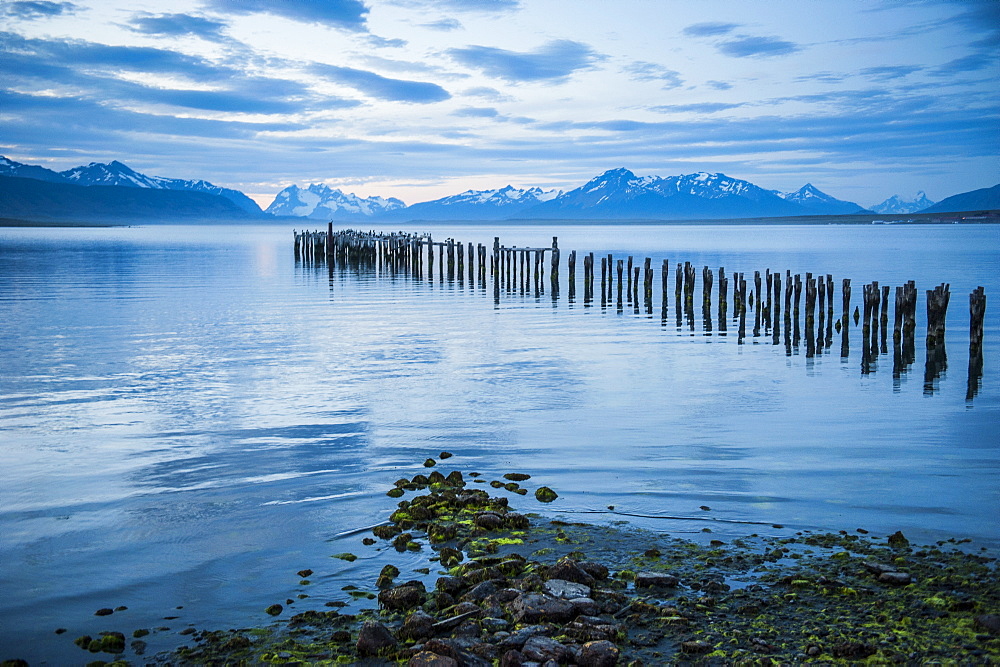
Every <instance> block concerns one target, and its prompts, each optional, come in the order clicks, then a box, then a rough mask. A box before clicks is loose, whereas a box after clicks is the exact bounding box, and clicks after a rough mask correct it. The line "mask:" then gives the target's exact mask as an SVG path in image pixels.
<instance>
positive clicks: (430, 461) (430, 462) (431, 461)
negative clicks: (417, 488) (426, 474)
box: [424, 459, 437, 468]
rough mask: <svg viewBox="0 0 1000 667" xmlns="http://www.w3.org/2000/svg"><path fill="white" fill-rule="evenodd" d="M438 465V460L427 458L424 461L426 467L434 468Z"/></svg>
mask: <svg viewBox="0 0 1000 667" xmlns="http://www.w3.org/2000/svg"><path fill="white" fill-rule="evenodd" d="M436 465H437V461H435V460H434V459H427V460H426V461H424V467H425V468H433V467H434V466H436Z"/></svg>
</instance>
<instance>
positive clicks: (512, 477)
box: [503, 472, 531, 482]
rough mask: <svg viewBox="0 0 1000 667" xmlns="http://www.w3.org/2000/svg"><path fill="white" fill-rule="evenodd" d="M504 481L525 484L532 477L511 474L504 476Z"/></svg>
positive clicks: (517, 473) (518, 473) (516, 473)
mask: <svg viewBox="0 0 1000 667" xmlns="http://www.w3.org/2000/svg"><path fill="white" fill-rule="evenodd" d="M503 478H504V479H509V480H510V481H512V482H524V481H527V480H529V479H531V475H527V474H525V473H523V472H509V473H507V474H506V475H504V476H503Z"/></svg>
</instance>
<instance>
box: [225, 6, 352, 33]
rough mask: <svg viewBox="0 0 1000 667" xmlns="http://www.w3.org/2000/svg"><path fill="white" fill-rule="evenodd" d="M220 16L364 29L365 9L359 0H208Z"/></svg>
mask: <svg viewBox="0 0 1000 667" xmlns="http://www.w3.org/2000/svg"><path fill="white" fill-rule="evenodd" d="M208 6H209V7H211V8H212V9H214V10H215V11H218V12H221V13H223V14H257V13H260V14H272V15H274V16H281V17H284V18H287V19H292V20H293V21H301V22H303V23H320V24H325V25H329V26H333V27H336V28H345V29H348V30H364V29H365V24H366V22H367V17H368V7H367V6H366V5H365V4H364V3H363V2H361V1H360V0H208Z"/></svg>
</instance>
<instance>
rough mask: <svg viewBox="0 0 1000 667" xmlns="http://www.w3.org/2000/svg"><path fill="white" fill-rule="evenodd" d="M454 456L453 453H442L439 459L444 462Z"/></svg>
mask: <svg viewBox="0 0 1000 667" xmlns="http://www.w3.org/2000/svg"><path fill="white" fill-rule="evenodd" d="M452 456H454V454H452V453H451V452H441V453H440V454H438V458H439V459H442V460H444V459H450V458H451V457H452Z"/></svg>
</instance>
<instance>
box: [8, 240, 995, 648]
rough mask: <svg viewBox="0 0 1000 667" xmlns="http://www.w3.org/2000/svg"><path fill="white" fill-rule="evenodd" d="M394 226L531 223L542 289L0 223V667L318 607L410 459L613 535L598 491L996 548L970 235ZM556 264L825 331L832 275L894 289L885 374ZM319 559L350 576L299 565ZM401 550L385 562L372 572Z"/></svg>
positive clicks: (201, 243)
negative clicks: (971, 317) (734, 289)
mask: <svg viewBox="0 0 1000 667" xmlns="http://www.w3.org/2000/svg"><path fill="white" fill-rule="evenodd" d="M420 231H432V232H433V233H434V234H435V237H438V238H444V237H447V236H451V237H454V238H457V239H460V240H462V241H466V242H468V241H472V242H475V243H484V244H487V245H489V246H491V245H492V242H493V236H494V235H499V236H500V237H501V241H502V242H503V243H505V244H508V245H520V246H525V245H528V246H537V245H549V244H550V243H551V239H552V236H554V235H555V236H558V237H559V245H560V247H561V248H562V249H563V260H564V268H563V276H562V279H563V285H562V287H561V289H560V293H559V297H558V298H557V299H555V300H554V299H553V298H552V296H553V295H552V293H551V289H550V286H549V285H548V284H545V292H544V293H541V294H539V295H538V296H536V295H535V293H534V292H533V291H532V290H528V292H527V293H526V294H521V293H520V292H517V293H508V292H506V291H504V292H503V293H502V295H501V297H500V299H499V301H498V302H497V301H495V300H494V292H493V289H492V286H491V285H490V284H488V285H487V287H486V289H482V288H481V286H480V285H478V284H469V283H468V281H467V280H463V281H462V282H458V281H453V282H451V283H448V282H447V281H446V282H444V283H442V282H440V281H439V280H436V279H435V280H431V281H428V280H422V281H420V280H414V279H411V278H409V277H406V276H396V277H390V276H386V275H384V274H377V273H373V272H358V271H352V270H340V269H336V268H335V269H334V270H333V271H329V270H328V268H327V267H325V266H309V265H302V264H296V262H295V261H294V257H293V255H292V234H291V229H289V228H283V227H252V228H246V229H235V228H233V227H133V228H110V229H2V230H0V309H2V312H3V317H2V318H0V466H2V468H3V470H4V471H5V475H4V484H3V485H2V488H0V563H2V566H0V648H2V651H0V658H11V657H22V658H25V659H28V660H30V661H31V662H32V664H34V663H36V662H41V661H46V660H47V661H49V663H50V664H66V663H67V662H70V663H74V662H77V663H81V664H82V663H84V662H86V661H87V660H89V659H90V654H87V653H84V652H82V651H80V649H78V648H76V647H75V646H73V644H72V639H73V638H74V637H76V636H78V635H81V634H96V633H97V632H99V631H101V630H109V629H116V630H121V631H123V632H126V634H130V633H131V630H132V629H135V628H140V627H169V628H170V630H169V631H160V632H155V633H154V634H153V635H151V636H150V637H148V638H147V640H148V641H149V643H150V651H151V652H152V651H154V650H158V649H160V648H165V647H169V646H174V645H178V644H181V643H184V639H185V638H184V637H183V636H180V635H179V634H178V633H179V631H181V630H183V629H184V628H185V627H188V626H189V625H193V626H195V627H197V628H199V629H211V628H228V627H242V626H247V625H251V624H261V623H266V622H268V621H269V620H270V619H269V617H266V616H265V615H264V614H263V609H264V608H265V607H266V606H267V605H269V604H271V603H273V602H282V603H283V602H284V601H285V600H286V599H289V598H290V599H296V600H297V601H296V602H295V604H294V605H293V608H294V609H295V610H298V611H301V610H304V609H308V608H317V609H322V608H324V607H323V604H324V603H325V602H327V601H330V600H347V599H348V597H347V594H346V593H345V592H344V591H342V590H341V588H342V587H343V586H344V585H346V584H347V583H351V582H356V583H365V582H369V581H372V580H374V576H375V573H377V571H378V569H380V568H381V566H382V565H383V564H384V563H385V562H387V561H388V560H389V559H390V556H389V555H388V554H386V553H385V552H380V551H376V550H375V549H374V548H368V547H363V546H362V545H361V544H360V539H361V537H362V534H360V533H351V531H353V530H355V529H359V528H363V527H365V526H369V525H371V524H373V523H376V522H377V521H379V520H381V519H383V518H384V517H385V516H386V515H387V514H388V513H389V511H390V509H391V508H392V506H393V501H391V500H390V499H388V498H386V497H385V495H384V493H385V490H386V489H387V488H388V487H389V486H390V485H391V483H392V482H393V481H394V480H395V479H397V478H399V477H401V476H404V475H408V476H411V475H413V474H415V473H416V472H418V471H420V472H423V471H424V469H423V468H422V467H421V465H420V463H421V462H422V461H423V460H424V459H425V458H426V457H427V456H428V455H433V454H435V453H437V452H440V451H442V450H447V451H450V452H453V453H454V454H455V455H456V456H455V458H454V459H452V461H453V462H454V467H456V468H460V469H463V470H466V471H469V470H478V471H480V472H483V473H484V474H485V475H487V476H489V477H490V478H494V476H498V475H500V474H502V473H504V472H509V471H515V470H516V471H523V472H529V473H531V474H532V475H533V477H532V480H531V481H530V482H529V483H528V484H529V485H541V484H546V485H549V486H551V487H553V488H554V489H556V490H557V491H558V492H559V493H560V498H559V500H558V501H556V502H555V503H553V504H552V505H551V506H547V507H545V508H544V510H542V511H545V512H547V513H549V514H554V513H556V512H563V511H578V512H588V511H594V512H600V511H604V513H595V514H589V515H587V517H586V518H588V519H592V520H597V521H610V520H616V519H621V518H623V517H622V516H620V515H614V514H610V513H608V512H607V511H606V507H607V506H608V505H614V506H615V508H616V510H617V511H618V512H622V513H626V514H627V515H629V516H627V517H624V518H628V519H629V520H630V521H632V522H634V523H637V524H639V525H645V526H648V527H653V528H655V529H657V530H662V531H669V532H672V533H677V534H689V535H691V536H698V535H701V531H702V529H704V528H710V529H711V530H712V531H713V535H716V536H717V535H721V536H727V535H733V534H737V533H740V532H741V531H742V532H752V531H756V532H769V533H775V534H781V533H782V532H783V531H784V532H787V531H795V530H805V529H810V530H838V529H848V530H853V529H855V528H865V529H867V530H871V531H873V532H875V533H878V534H886V533H888V532H892V531H895V530H898V529H901V530H903V531H904V533H906V534H907V535H908V536H910V537H911V539H916V540H936V539H942V538H944V537H950V536H956V537H970V538H973V540H974V542H973V544H974V545H975V546H976V547H978V546H980V545H982V546H986V547H988V548H990V549H994V550H995V549H996V548H997V546H998V545H1000V539H998V538H1000V535H998V531H997V525H996V516H998V515H1000V491H998V487H997V485H996V478H997V477H996V475H997V472H998V468H1000V453H998V440H997V437H996V435H995V432H996V431H995V428H996V424H997V423H1000V419H998V417H1000V392H998V387H1000V384H998V383H997V381H996V377H997V376H996V371H997V367H996V361H995V360H996V358H997V355H998V354H1000V345H998V336H997V334H998V331H1000V320H998V317H997V314H996V308H995V306H993V305H992V304H991V305H990V306H988V308H987V317H986V344H985V347H984V360H985V363H984V368H983V380H982V387H981V389H980V390H979V391H978V395H976V396H975V398H974V399H972V400H967V399H966V393H967V379H968V378H967V368H968V359H969V357H968V306H967V303H968V301H967V298H968V297H967V295H968V293H969V292H970V291H971V290H972V289H973V288H975V287H976V286H977V285H983V286H985V288H986V293H987V297H988V298H989V299H995V298H996V297H995V295H997V294H1000V278H998V276H1000V253H998V234H997V228H996V227H995V226H987V225H983V226H968V227H966V226H956V225H948V226H898V225H894V226H871V227H869V226H823V227H809V226H775V227H763V226H746V227H743V226H694V225H684V226H669V225H641V226H639V225H637V226H628V225H607V226H600V225H588V226H579V227H570V226H562V227H561V226H540V227H533V226H522V225H508V226H504V225H499V224H487V225H480V226H473V225H436V226H431V225H428V226H427V228H426V230H425V229H424V228H421V229H420ZM571 249H576V250H578V251H579V253H580V254H581V255H582V254H583V253H585V252H588V251H593V252H595V253H598V254H601V253H604V254H607V253H613V254H614V255H615V257H616V258H618V257H620V256H627V255H629V254H631V255H633V256H634V257H635V258H636V261H637V263H641V260H642V258H643V257H646V256H649V257H651V258H652V260H653V262H652V263H653V266H654V267H659V265H660V263H661V261H662V260H663V259H669V260H670V262H671V271H673V267H674V265H675V264H676V262H684V261H690V262H692V263H693V264H694V265H695V266H696V267H698V270H699V272H698V273H699V281H700V269H701V267H702V266H703V265H708V266H710V267H713V268H718V267H719V266H725V267H726V270H727V273H730V274H731V273H732V272H735V271H742V272H744V273H745V274H747V276H748V277H749V276H752V274H753V271H754V270H760V271H763V270H764V269H766V268H769V269H771V270H772V271H781V272H782V273H783V272H784V271H785V270H786V269H789V270H791V271H792V273H802V274H804V273H805V272H806V271H811V272H813V273H815V274H826V273H831V274H833V276H834V279H835V283H836V286H837V290H838V291H837V296H836V298H835V304H836V310H837V314H838V315H839V304H840V301H839V299H840V295H839V288H840V279H841V278H844V277H849V278H851V279H852V280H853V284H854V299H853V302H854V303H855V304H859V303H860V298H861V297H860V286H861V284H862V283H865V282H869V281H871V280H878V281H880V283H881V284H889V285H898V284H902V283H903V282H905V281H906V280H911V279H912V280H915V281H916V282H917V287H918V290H919V294H920V301H919V302H918V310H917V313H918V327H917V336H916V341H917V347H916V351H915V352H916V354H915V363H914V364H913V365H912V366H911V367H910V368H909V369H907V370H905V372H903V373H901V374H899V377H895V378H894V377H893V373H892V353H891V348H892V344H891V336H890V342H889V353H888V354H887V355H879V357H878V359H877V360H876V361H875V367H874V372H870V373H862V372H861V355H860V332H859V330H858V329H855V328H852V330H851V336H852V339H851V352H850V355H849V356H848V357H847V358H846V359H845V358H842V357H841V355H840V348H839V343H840V338H839V336H838V335H836V334H835V335H834V345H833V347H832V348H831V349H830V350H824V351H822V353H820V354H817V355H815V356H812V357H807V356H806V350H805V347H804V345H800V346H797V347H795V349H793V350H792V351H791V354H788V353H787V351H786V348H785V346H784V345H783V344H781V345H772V341H771V338H770V337H769V336H763V335H762V336H760V337H756V338H755V337H753V336H752V335H750V336H748V337H747V338H746V339H745V340H744V341H743V343H742V344H740V343H738V342H737V339H736V337H735V328H734V326H733V325H732V324H730V326H729V330H728V332H727V335H725V336H722V335H720V332H719V331H718V328H717V327H716V329H715V330H714V331H712V332H706V331H704V330H703V329H702V322H701V319H700V300H697V301H696V309H697V312H698V315H699V318H697V319H696V322H695V324H696V326H695V328H694V330H692V329H691V328H690V327H689V326H688V324H687V322H686V321H685V322H684V323H683V324H682V326H680V327H678V326H676V322H675V319H674V317H675V314H676V313H675V309H674V304H673V303H672V302H671V303H668V308H669V315H668V318H667V320H666V322H664V321H662V320H661V310H660V295H659V290H658V289H657V294H656V297H655V300H654V308H653V312H652V313H651V314H649V313H646V312H645V310H644V309H641V310H640V312H639V313H635V312H634V310H633V309H631V308H629V307H626V308H624V309H623V311H622V312H621V313H619V312H618V311H617V308H616V307H615V306H614V304H609V305H608V306H607V307H605V308H602V307H601V304H600V301H599V300H598V301H596V302H594V303H592V304H589V305H585V304H584V303H583V301H582V281H579V282H578V284H577V290H578V298H577V299H576V300H575V301H573V302H572V303H571V302H570V301H569V299H568V290H567V287H568V285H567V284H566V276H565V258H566V255H567V254H568V251H569V250H571ZM577 270H578V275H579V276H580V278H582V261H579V263H578V269H577ZM598 279H599V275H598ZM671 279H672V276H671ZM942 282H947V283H950V285H951V290H952V295H953V296H952V302H951V307H950V309H949V313H948V332H947V348H946V349H947V355H948V367H947V369H946V370H945V371H944V372H943V373H942V374H941V376H940V377H939V378H937V379H936V380H935V381H934V382H933V383H932V385H931V386H930V387H929V388H928V387H925V383H924V359H925V350H924V347H923V333H924V329H923V324H924V321H925V314H924V311H923V308H924V300H923V290H924V289H927V288H930V287H932V286H933V285H936V284H938V283H942ZM654 284H656V285H657V286H658V285H659V276H658V274H657V278H656V280H655V283H654ZM671 285H672V282H671ZM730 312H732V304H730ZM751 320H752V314H751ZM890 322H891V317H890ZM750 328H752V324H751V325H750V326H748V330H749V329H750ZM448 469H450V468H445V470H446V471H447V470H448ZM532 488H534V487H533V486H532ZM516 498H517V499H516V503H517V504H519V505H521V506H523V507H525V508H527V509H536V508H538V505H537V503H535V501H534V500H531V499H530V496H529V497H528V498H526V499H522V498H519V497H516ZM701 506H708V507H710V508H711V510H710V511H707V512H706V511H704V510H701V509H699V508H700V507H701ZM631 515H642V516H631ZM643 517H685V518H682V519H666V518H643ZM729 522H734V523H729ZM738 522H758V523H750V524H744V523H738ZM772 524H781V525H783V526H784V528H780V529H779V528H772V527H771V525H772ZM343 533H348V534H346V535H341V534H343ZM338 535H340V536H339V537H338ZM344 551H353V552H355V553H357V554H358V555H360V556H361V558H360V559H359V560H358V561H356V562H354V563H347V562H344V561H341V560H337V559H331V558H330V555H332V554H335V553H339V552H344ZM422 558H423V557H422V556H420V555H411V554H407V555H404V556H399V555H397V554H396V553H395V552H392V554H391V560H392V561H393V562H395V563H397V564H398V563H399V562H400V560H402V561H403V565H404V569H405V565H406V562H407V559H409V562H410V563H411V565H412V567H420V566H421V564H423V561H422ZM303 568H310V569H313V570H314V571H315V572H316V574H315V575H314V576H313V577H312V578H311V579H312V583H311V584H310V585H309V586H301V585H299V583H298V582H299V577H298V576H297V575H296V574H295V573H296V572H297V571H298V570H301V569H303ZM298 594H308V595H309V597H308V598H305V599H301V600H298V599H297V598H296V596H297V595H298ZM119 605H125V606H127V607H128V610H127V611H122V612H118V613H116V614H115V615H114V616H111V617H106V618H96V617H94V616H93V612H94V611H95V610H96V609H98V608H101V607H116V606H119ZM177 607H182V609H177ZM166 616H176V617H177V618H174V619H170V620H164V617H166ZM56 628H66V629H67V630H68V632H67V633H66V634H63V635H59V636H57V635H55V634H54V630H55V629H56Z"/></svg>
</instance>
